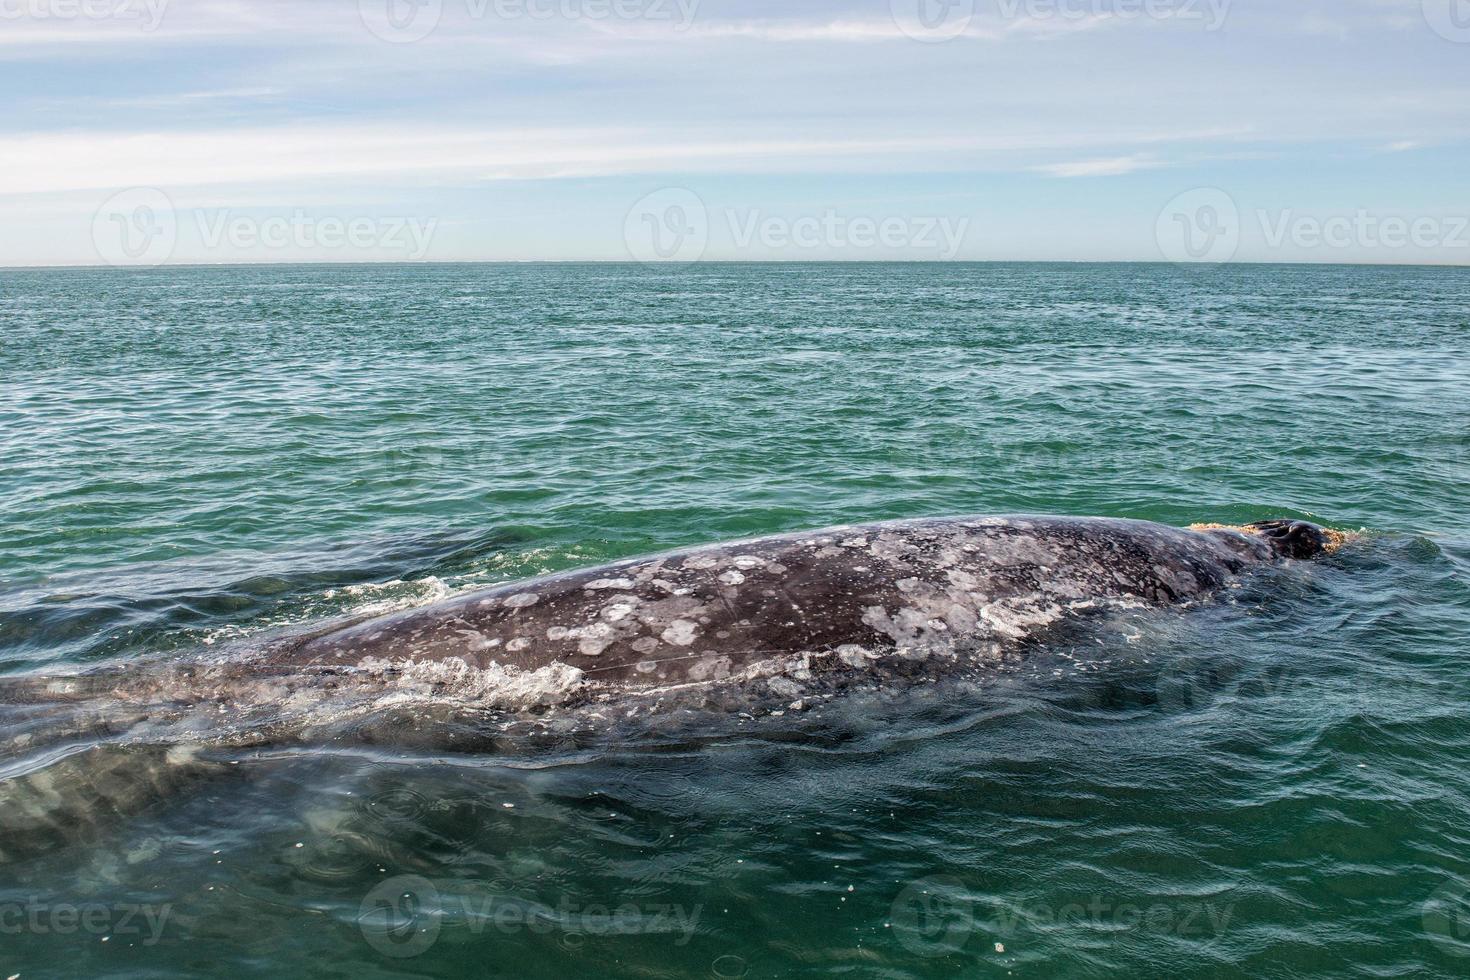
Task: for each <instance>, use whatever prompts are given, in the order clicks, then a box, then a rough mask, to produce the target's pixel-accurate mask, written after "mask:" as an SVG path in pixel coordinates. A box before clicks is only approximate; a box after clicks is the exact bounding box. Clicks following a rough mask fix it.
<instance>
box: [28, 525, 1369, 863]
mask: <svg viewBox="0 0 1470 980" xmlns="http://www.w3.org/2000/svg"><path fill="white" fill-rule="evenodd" d="M1341 541H1342V536H1341V535H1339V534H1337V533H1336V532H1331V531H1324V530H1323V529H1322V528H1319V527H1317V526H1315V525H1312V524H1308V523H1306V522H1301V521H1273V522H1266V523H1262V524H1256V525H1248V526H1246V527H1243V528H1224V527H1209V528H1196V529H1191V530H1182V529H1179V528H1173V527H1167V526H1164V525H1160V524H1152V523H1147V522H1142V521H1126V520H1105V519H1086V518H1065V517H973V518H957V519H949V520H920V521H906V522H894V523H885V524H868V525H858V526H850V527H840V528H832V529H829V530H825V531H814V532H806V533H798V534H785V535H780V536H776V537H767V538H759V539H755V540H749V541H742V542H736V543H731V544H722V545H715V546H712V547H705V548H694V549H689V550H683V551H677V552H672V553H669V554H664V555H658V556H654V557H649V558H642V559H632V560H628V561H620V562H616V563H614V564H611V565H606V566H603V567H600V568H592V569H585V570H581V571H572V572H566V573H563V574H558V575H551V576H547V577H544V578H538V579H533V580H530V581H525V582H518V583H514V584H509V585H502V586H498V587H496V588H492V589H488V590H485V591H481V592H475V593H472V594H466V595H461V596H458V597H455V598H452V599H449V600H446V601H443V602H438V603H434V604H432V605H427V606H422V607H419V608H416V609H410V610H406V611H403V612H398V613H394V614H391V615H387V616H379V617H373V618H366V619H361V620H358V621H338V622H334V623H328V624H325V625H324V626H322V627H321V628H318V629H316V630H314V631H312V632H308V633H305V634H298V635H292V636H286V637H282V638H279V639H277V640H275V641H271V642H267V643H265V644H263V645H259V644H257V645H253V646H251V647H249V648H248V649H246V650H244V651H233V650H232V651H229V652H227V653H224V654H223V655H221V656H215V657H212V658H200V659H194V660H184V661H175V660H169V661H166V662H162V663H160V662H156V661H155V662H130V663H127V664H122V665H118V666H114V667H111V668H105V669H101V670H95V671H90V672H87V673H83V674H77V675H71V676H60V675H38V676H32V677H28V678H12V679H7V680H5V681H0V758H7V759H8V758H14V759H16V760H18V761H17V762H16V763H14V764H13V765H10V766H0V863H4V862H5V861H7V860H10V859H13V858H23V857H26V856H28V855H34V854H37V853H41V852H44V851H45V850H48V849H49V848H50V847H52V846H56V845H57V844H65V843H67V842H70V841H73V840H76V839H79V838H80V837H85V836H88V835H90V834H93V833H98V832H102V831H103V828H105V825H106V824H107V822H108V821H109V819H111V818H114V817H117V816H123V815H126V814H130V813H136V812H139V811H141V810H144V809H147V808H149V807H151V806H153V805H154V804H155V803H158V802H160V801H162V800H163V799H165V798H167V797H171V796H173V795H176V794H177V793H179V792H181V791H182V790H183V789H185V788H186V787H187V786H189V785H191V784H193V783H196V782H199V781H202V780H205V779H212V778H221V777H223V776H226V775H229V774H231V773H238V772H239V770H238V769H232V768H230V767H231V766H232V765H234V764H235V763H236V762H238V757H236V756H232V755H231V754H230V753H232V752H238V751H239V750H241V749H245V748H251V747H268V746H274V745H283V744H291V743H295V744H300V743H302V742H326V741H341V740H344V739H345V740H349V741H353V742H370V743H374V744H394V745H406V744H407V743H408V742H409V741H411V740H414V741H422V742H424V743H425V744H428V745H432V746H434V747H448V746H449V745H450V744H451V742H452V740H453V739H454V738H455V737H456V736H455V735H454V733H455V732H456V731H458V730H459V729H458V727H457V726H459V725H460V724H461V722H462V719H463V717H464V716H465V714H466V713H468V715H469V716H470V717H471V718H474V719H479V718H481V717H488V716H493V715H497V714H499V715H507V714H508V715H509V716H510V717H512V718H526V719H527V720H525V721H515V720H511V721H503V722H502V721H498V722H495V724H494V725H493V726H492V730H493V731H498V732H503V733H510V734H507V735H505V736H504V737H502V736H500V735H496V736H495V737H494V740H492V741H488V742H487V741H486V739H485V735H484V732H483V731H482V730H481V729H480V727H478V723H477V724H476V726H475V727H473V728H472V729H471V730H470V731H469V732H468V735H467V736H466V738H467V741H465V742H463V743H462V744H463V746H464V748H465V750H467V751H484V750H485V747H486V746H487V745H489V746H495V747H496V748H497V749H498V748H501V747H505V748H507V749H510V748H511V747H514V746H519V745H529V746H531V748H532V750H534V747H535V745H536V744H537V743H536V741H535V736H537V735H538V734H540V733H544V732H548V731H550V732H556V731H565V730H566V729H565V727H564V726H565V724H566V722H567V720H568V719H567V716H566V715H567V713H566V712H561V709H562V708H566V709H568V710H569V712H570V714H571V715H572V716H574V717H577V716H578V712H579V711H582V712H584V714H583V715H581V716H580V717H581V719H582V721H581V722H578V724H581V723H582V722H588V723H590V724H592V725H595V726H596V725H604V724H605V723H606V721H607V719H608V718H609V717H610V715H609V714H606V713H604V712H603V707H604V706H605V705H606V704H608V703H611V702H613V701H614V700H615V699H617V698H619V697H621V696H624V695H629V696H632V697H639V698H642V697H644V696H645V695H647V696H648V699H647V700H648V701H649V703H647V704H646V705H645V706H646V707H648V708H649V709H650V712H652V713H653V714H658V713H659V711H660V707H659V703H657V702H662V701H663V699H665V698H667V699H668V700H669V702H670V703H671V704H674V703H677V702H678V701H679V700H680V699H681V698H685V697H689V696H692V697H694V698H695V699H696V700H699V699H704V702H703V703H713V704H715V705H716V707H717V710H718V709H719V706H720V704H721V701H722V697H723V695H724V694H726V693H729V692H731V691H734V692H737V694H738V695H743V694H746V693H748V694H751V695H753V696H755V697H756V698H757V699H765V698H768V697H770V696H775V697H776V698H778V699H780V701H781V703H782V704H783V705H784V706H786V707H788V708H790V707H798V706H799V705H803V706H804V703H803V702H802V700H801V699H802V698H803V696H804V695H806V694H807V693H808V692H809V691H812V692H816V691H818V690H823V689H825V690H831V689H834V688H835V689H838V690H840V689H841V688H842V686H843V684H844V683H845V682H846V681H847V680H850V679H852V678H857V679H858V682H859V683H862V682H864V681H865V680H876V681H879V682H881V681H883V680H886V679H888V678H890V677H894V676H899V677H910V678H911V677H915V676H917V677H920V678H933V677H938V676H940V675H942V674H944V673H946V671H948V670H951V669H954V668H958V669H960V670H964V669H966V668H977V667H978V668H980V669H982V670H983V669H988V668H989V667H990V666H991V665H996V664H999V663H1001V662H1002V661H1003V660H1004V659H1005V658H1006V657H1007V656H1010V655H1012V654H1014V653H1015V652H1016V651H1017V650H1019V648H1020V647H1021V646H1022V644H1025V643H1027V642H1030V641H1033V640H1038V639H1044V638H1045V637H1046V636H1047V635H1048V632H1049V631H1051V630H1054V629H1056V628H1058V627H1060V626H1062V625H1064V624H1066V623H1067V622H1070V621H1076V620H1079V619H1082V618H1084V617H1088V616H1096V615H1105V614H1107V613H1109V612H1110V611H1117V610H1127V609H1140V608H1143V609H1146V608H1159V607H1167V606H1182V605H1187V604H1191V603H1195V602H1199V601H1202V600H1206V599H1208V598H1209V597H1210V596H1212V595H1214V594H1216V593H1218V592H1219V591H1221V590H1222V589H1224V588H1226V587H1227V586H1229V585H1230V584H1231V583H1232V582H1233V581H1235V580H1236V579H1237V578H1238V577H1239V576H1241V575H1242V574H1243V573H1246V572H1248V571H1249V570H1251V569H1253V568H1258V567H1264V566H1268V565H1273V564H1278V563H1282V562H1288V561H1293V560H1298V559H1305V558H1311V557H1314V556H1316V555H1319V554H1322V553H1324V552H1327V551H1330V550H1333V549H1334V548H1335V547H1336V546H1337V545H1339V544H1340V543H1341ZM824 685H825V688H824ZM818 696H820V697H829V696H832V695H830V694H828V693H821V694H819V695H818ZM792 699H796V700H795V701H793V700H792ZM726 703H733V704H735V705H740V704H744V703H747V700H746V699H744V698H743V697H742V696H736V697H733V699H730V700H729V701H727V702H726ZM487 709H491V710H489V711H487ZM503 709H506V710H503ZM559 712H560V713H559ZM773 713H774V712H773ZM613 714H614V715H616V716H622V714H623V712H622V711H621V710H620V711H618V712H615V713H613ZM512 726H520V727H514V728H513V727H512ZM527 736H530V737H527ZM77 748H83V749H84V751H81V752H80V753H78V752H76V751H75V750H76V749H77ZM220 753H223V754H220ZM58 759H59V760H60V761H56V760H58Z"/></svg>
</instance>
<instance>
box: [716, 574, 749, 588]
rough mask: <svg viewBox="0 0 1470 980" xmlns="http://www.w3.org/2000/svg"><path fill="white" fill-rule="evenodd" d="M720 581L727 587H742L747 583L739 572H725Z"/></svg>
mask: <svg viewBox="0 0 1470 980" xmlns="http://www.w3.org/2000/svg"><path fill="white" fill-rule="evenodd" d="M720 581H721V582H724V583H725V584H726V585H740V584H741V583H743V582H744V581H745V576H744V575H742V574H740V573H739V572H735V571H730V572H725V573H724V574H723V575H721V576H720Z"/></svg>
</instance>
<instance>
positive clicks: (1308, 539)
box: [1245, 521, 1343, 558]
mask: <svg viewBox="0 0 1470 980" xmlns="http://www.w3.org/2000/svg"><path fill="white" fill-rule="evenodd" d="M1245 530H1247V531H1249V532H1251V533H1252V534H1254V535H1255V536H1256V537H1258V538H1263V539H1265V540H1266V541H1268V542H1270V544H1271V546H1272V547H1273V548H1275V549H1276V552H1277V553H1278V554H1280V555H1281V556H1282V557H1283V558H1316V557H1317V556H1318V555H1325V554H1327V553H1328V552H1332V551H1336V550H1337V549H1338V547H1340V546H1341V545H1342V539H1343V536H1342V535H1341V534H1340V533H1339V532H1337V531H1329V530H1327V529H1326V528H1323V527H1318V526H1317V525H1316V524H1313V523H1311V522H1310V521H1256V522H1255V523H1254V524H1247V525H1245Z"/></svg>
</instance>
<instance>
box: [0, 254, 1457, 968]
mask: <svg viewBox="0 0 1470 980" xmlns="http://www.w3.org/2000/svg"><path fill="white" fill-rule="evenodd" d="M1467 475H1470V270H1464V269H1424V268H1365V267H1304V266H1276V267H1272V266H1230V267H1220V268H1200V269H1196V268H1175V267H1169V266H1162V265H1160V266H1150V265H955V266H931V265H876V264H875V265H710V266H695V267H690V268H683V269H648V268H642V267H636V266H609V265H585V266H581V265H546V266H540V265H526V266H520V265H516V266H511V265H486V266H474V265H464V266H413V267H399V266H371V267H369V266H354V267H301V266H297V267H253V268H192V269H154V270H110V271H102V270H47V271H22V270H11V271H4V270H0V674H3V675H6V676H8V677H10V678H12V679H13V678H14V677H16V676H19V675H23V674H28V673H37V672H68V671H71V672H75V671H77V670H82V669H86V668H87V667H89V666H96V665H100V664H119V663H122V664H127V663H130V662H133V661H138V662H142V661H144V660H148V659H156V658H159V657H165V658H167V657H185V656H189V655H192V654H193V653H195V652H197V651H199V650H201V649H220V648H225V647H229V645H230V644H249V643H250V642H251V640H252V638H254V637H261V636H266V635H272V634H273V633H274V632H278V631H281V630H292V629H300V628H305V627H307V626H309V625H310V624H313V623H316V622H319V621H321V620H323V619H326V618H328V617H331V616H334V615H339V614H343V613H349V612H357V611H362V610H372V609H379V608H381V609H384V610H387V609H391V608H399V607H402V606H404V605H409V604H415V603H422V602H427V601H432V600H433V599H436V598H440V597H443V596H445V595H448V594H452V593H454V592H457V591H461V590H464V589H469V588H475V587H479V586H484V585H488V584H493V583H496V582H501V581H507V580H511V579H515V578H520V577H525V576H529V575H534V574H539V573H543V572H548V571H554V570H558V569H564V568H569V567H574V566H580V565H589V564H596V563H601V562H604V561H608V560H612V559H615V558H619V557H625V556H631V555H636V554H641V553H647V552H653V551H659V550H664V549H668V548H672V547H675V546H679V545H686V544H692V543H700V542H709V541H717V540H722V539H729V538H735V537H742V536H750V535H756V534H764V533H769V532H778V531H784V530H792V529H799V528H808V527H818V526H823V525H830V524H837V523H845V522H855V521H868V520H879V519H888V518H905V517H920V516H935V515H950V514H994V513H1014V512H1031V513H1055V514H1078V515H1105V516H1120V517H1134V518H1145V519H1151V520H1158V521H1165V522H1169V523H1174V524H1188V523H1191V522H1195V521H1221V522H1229V523H1234V522H1240V521H1246V520H1255V519H1263V518H1272V517H1283V516H1292V517H1297V516H1299V517H1305V518H1310V519H1312V520H1316V521H1319V522H1322V523H1326V524H1330V525H1333V526H1335V527H1339V528H1345V529H1355V530H1362V531H1363V532H1364V533H1363V535H1362V536H1361V537H1360V538H1359V539H1358V540H1356V541H1355V542H1354V543H1353V544H1352V545H1350V546H1349V547H1348V548H1347V549H1345V550H1344V551H1343V552H1342V553H1340V554H1339V555H1336V556H1334V557H1332V558H1330V559H1328V560H1326V561H1324V562H1322V563H1320V564H1318V565H1314V566H1311V567H1310V568H1308V569H1305V570H1302V571H1300V572H1299V573H1297V574H1292V575H1289V576H1282V577H1267V578H1265V579H1262V580H1260V581H1258V582H1256V583H1254V584H1253V585H1248V587H1247V588H1246V589H1245V590H1244V592H1243V593H1242V594H1241V595H1240V596H1239V597H1237V599H1236V600H1235V601H1233V602H1228V603H1220V604H1218V605H1216V606H1212V607H1210V608H1207V609H1202V610H1198V611H1196V612H1194V613H1191V614H1190V615H1187V616H1174V617H1169V618H1167V619H1166V620H1164V621H1160V622H1157V623H1153V624H1145V625H1144V626H1142V627H1140V628H1138V629H1136V630H1134V631H1132V632H1128V633H1126V634H1117V635H1114V634H1108V635H1098V636H1069V637H1066V638H1061V637H1058V638H1057V640H1056V642H1055V643H1054V644H1051V645H1044V646H1043V647H1041V648H1039V649H1037V650H1036V651H1035V652H1034V655H1033V657H1032V658H1031V659H1030V661H1029V662H1028V663H1027V664H1026V665H1025V666H1024V667H1023V668H1020V669H1016V670H1012V671H1008V672H1005V673H1002V674H998V675H997V676H996V677H995V678H994V680H993V681H992V682H989V683H985V684H981V685H979V686H974V685H968V686H963V687H953V686H945V685H925V686H920V687H917V688H911V689H907V690H893V691H870V692H865V693H854V694H853V696H852V697H851V698H850V699H848V700H845V701H839V702H838V703H834V704H833V705H831V706H829V707H828V708H826V709H824V710H823V711H822V712H813V713H807V714H801V715H797V714H788V715H784V716H775V717H751V718H746V717H740V716H739V715H735V716H732V717H729V718H701V719H694V720H690V719H681V720H674V719H646V720H639V721H638V723H636V724H635V723H633V722H632V721H629V720H627V719H613V720H610V721H609V733H608V737H607V738H604V739H601V740H597V741H593V742H590V743H588V742H578V743H577V744H565V745H558V746H551V747H547V748H544V749H542V748H531V749H526V750H521V751H518V750H516V749H515V747H505V746H502V747H500V749H498V750H495V751H489V750H487V751H464V750H463V749H462V748H460V749H456V750H454V751H450V750H447V749H445V748H443V747H436V746H435V745H434V744H432V740H425V739H418V740H414V739H406V740H405V741H404V743H403V744H383V745H377V746H374V747H371V748H366V747H363V746H361V745H350V746H349V745H333V744H326V745H322V746H319V747H308V748H300V747H296V748H290V749H286V748H282V749H280V750H278V751H276V750H270V749H265V750H262V749H258V748H257V749H251V750H248V751H246V750H241V751H239V752H238V753H236V754H235V755H234V756H230V754H229V752H228V751H226V752H223V755H224V756H225V757H223V758H219V759H218V760H217V761H218V762H219V764H220V771H219V772H218V773H217V774H216V775H214V776H212V777H210V778H205V779H201V780H198V781H193V780H174V781H171V780H170V779H169V778H167V773H168V771H169V768H168V765H167V764H164V765H162V767H161V768H160V765H159V764H158V763H157V760H153V761H152V762H150V761H149V759H147V758H136V759H135V758H134V756H133V755H131V754H130V753H131V752H132V751H133V750H132V749H131V748H130V747H129V746H128V745H127V742H126V739H125V738H122V736H120V734H119V733H118V732H115V731H111V730H109V729H108V728H107V726H106V725H105V724H103V723H101V722H99V723H98V724H97V725H96V726H95V728H94V729H92V730H87V729H80V730H77V731H75V732H71V733H70V734H68V736H67V738H66V739H65V740H63V741H61V742H59V743H58V742H55V741H50V742H48V741H46V740H44V739H39V740H31V741H27V740H25V739H19V738H10V737H8V733H7V732H5V731H4V730H3V729H4V727H5V726H8V727H9V728H10V729H11V731H12V732H13V731H17V730H19V729H20V728H21V727H24V726H31V728H34V727H35V726H36V725H37V722H36V719H35V718H34V717H32V716H30V715H28V714H26V710H27V709H25V707H24V706H16V705H9V706H6V705H3V704H0V736H6V737H5V738H4V741H5V744H6V745H7V746H8V747H9V748H8V750H7V755H6V756H5V757H3V758H0V787H3V785H4V784H5V783H11V784H13V785H18V784H19V783H21V782H24V784H25V785H26V786H27V787H29V789H28V793H29V794H30V795H29V796H22V797H21V798H22V799H28V800H30V801H31V802H30V803H28V804H26V805H28V806H33V807H42V806H44V801H45V800H46V799H49V798H60V797H61V796H63V795H64V794H67V793H70V794H71V795H72V797H77V796H78V793H79V792H80V797H81V798H82V799H83V800H86V799H89V797H87V796H86V792H87V791H86V790H85V788H86V787H88V786H91V785H93V784H94V783H97V782H98V781H99V775H98V772H99V770H100V769H102V768H105V767H111V768H110V769H109V770H108V772H109V774H110V775H109V778H111V779H113V780H121V781H122V784H123V785H124V786H125V787H127V789H128V791H129V792H130V793H131V796H130V799H132V800H133V801H134V802H136V803H138V804H139V805H137V806H134V807H130V808H128V809H127V812H121V811H120V810H119V812H115V813H114V812H109V811H110V810H111V809H117V808H116V807H115V805H114V802H113V801H112V799H111V797H109V796H107V794H98V795H97V797H96V800H95V802H94V803H93V804H91V805H90V810H89V809H88V807H86V806H84V807H82V808H81V810H80V812H76V813H74V814H73V815H72V818H71V819H72V823H71V824H67V825H65V826H62V827H60V828H53V829H56V830H58V833H59V835H60V838H61V839H59V840H54V841H50V842H49V843H48V844H47V846H46V847H44V849H37V850H36V851H34V852H31V851H29V850H27V849H26V848H27V847H29V845H26V846H24V847H22V846H19V845H15V844H14V842H13V841H7V840H6V839H5V834H6V832H7V831H6V828H7V827H12V826H15V825H16V822H17V821H19V822H24V820H25V819H27V817H26V814H24V813H0V854H3V855H4V860H3V863H0V976H7V977H8V976H10V975H12V974H20V975H21V976H22V977H25V978H31V977H50V976H68V977H69V976H128V977H182V976H198V975H203V974H216V973H223V974H232V975H237V976H272V977H275V976H341V977H349V976H350V977H372V976H504V977H529V978H539V977H546V978H565V977H580V976H596V977H627V978H634V977H637V978H664V977H668V978H684V977H712V978H738V977H749V978H761V977H805V976H812V977H840V978H906V977H959V976H963V977H972V976H996V977H1010V976H1015V977H1027V976H1029V977H1088V976H1099V977H1101V976H1142V977H1149V976H1169V977H1216V976H1219V977H1231V976H1242V977H1244V976H1250V977H1256V976H1279V977H1307V976H1368V977H1395V976H1446V977H1448V976H1464V975H1470V507H1467V497H1470V495H1467V483H1470V481H1467ZM0 700H3V699H0ZM614 722H616V724H614ZM27 730H28V731H29V730H30V728H27ZM195 734H196V736H197V737H196V739H195V741H197V742H198V743H200V744H205V745H207V744H208V740H209V737H210V733H209V731H208V730H200V731H198V732H197V733H195ZM32 746H33V747H32ZM99 748H105V749H106V750H107V751H108V752H112V753H113V754H111V755H105V759H104V761H99ZM119 760H121V761H120V762H119ZM160 773H162V775H160ZM79 786H80V787H83V790H82V791H78V790H77V787H79ZM119 792H121V791H119ZM48 794H50V795H49V796H48ZM114 795H116V794H114ZM14 798H15V797H14V796H12V797H11V799H14Z"/></svg>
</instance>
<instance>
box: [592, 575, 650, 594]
mask: <svg viewBox="0 0 1470 980" xmlns="http://www.w3.org/2000/svg"><path fill="white" fill-rule="evenodd" d="M637 584H638V583H636V582H634V581H633V580H632V579H630V578H599V579H593V580H592V581H591V582H588V583H587V584H586V585H584V586H582V588H584V589H587V590H588V591H589V592H597V591H601V590H603V589H631V588H633V587H634V586H635V585H637Z"/></svg>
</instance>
